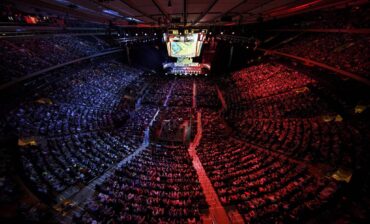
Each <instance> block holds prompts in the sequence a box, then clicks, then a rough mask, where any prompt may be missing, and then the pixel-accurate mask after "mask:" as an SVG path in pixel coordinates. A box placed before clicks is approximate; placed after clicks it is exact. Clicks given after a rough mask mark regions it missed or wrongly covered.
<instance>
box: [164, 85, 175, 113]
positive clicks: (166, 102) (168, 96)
mask: <svg viewBox="0 0 370 224" xmlns="http://www.w3.org/2000/svg"><path fill="white" fill-rule="evenodd" d="M175 81H176V79H175ZM174 85H175V82H172V84H171V87H170V90H169V91H168V93H167V96H166V100H165V101H164V103H163V106H164V107H167V106H168V100H169V99H170V97H171V94H172V89H173V86H174Z"/></svg>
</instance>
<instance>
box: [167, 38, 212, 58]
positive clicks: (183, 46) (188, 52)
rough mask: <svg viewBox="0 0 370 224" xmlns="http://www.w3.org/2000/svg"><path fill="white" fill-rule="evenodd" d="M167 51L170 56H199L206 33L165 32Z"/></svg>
mask: <svg viewBox="0 0 370 224" xmlns="http://www.w3.org/2000/svg"><path fill="white" fill-rule="evenodd" d="M163 37H164V40H165V41H166V44H167V51H168V55H169V56H170V57H175V58H184V57H189V58H193V57H198V56H199V55H200V51H201V48H202V44H203V40H204V37H205V35H204V34H203V33H193V34H184V35H178V34H168V35H167V34H164V36H163Z"/></svg>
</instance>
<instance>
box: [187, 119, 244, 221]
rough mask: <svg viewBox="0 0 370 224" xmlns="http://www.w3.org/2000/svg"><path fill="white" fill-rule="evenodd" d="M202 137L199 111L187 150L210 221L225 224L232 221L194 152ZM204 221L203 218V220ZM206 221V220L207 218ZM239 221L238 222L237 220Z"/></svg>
mask: <svg viewBox="0 0 370 224" xmlns="http://www.w3.org/2000/svg"><path fill="white" fill-rule="evenodd" d="M201 138H202V124H201V112H198V113H197V134H196V136H195V139H194V141H193V142H192V143H191V144H190V146H189V149H188V152H189V154H190V156H191V158H192V159H193V166H194V168H195V170H196V171H197V174H198V178H199V182H200V185H201V187H202V189H203V192H204V195H205V197H206V201H207V203H208V205H209V211H210V215H211V217H210V218H211V219H212V220H210V223H216V224H226V223H232V222H231V221H230V220H229V217H228V216H227V213H226V211H225V209H224V207H223V206H222V205H221V202H220V200H219V198H218V196H217V193H216V191H215V189H214V188H213V186H212V184H211V181H210V180H209V178H208V176H207V174H206V171H205V170H204V168H203V165H202V163H201V161H200V160H199V157H198V155H197V152H196V150H195V149H196V147H197V146H198V145H199V142H200V140H201ZM203 221H205V220H203ZM207 221H208V220H207ZM239 223H240V222H239Z"/></svg>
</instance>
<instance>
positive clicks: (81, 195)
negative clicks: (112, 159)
mask: <svg viewBox="0 0 370 224" xmlns="http://www.w3.org/2000/svg"><path fill="white" fill-rule="evenodd" d="M147 146H148V144H147V143H145V142H144V143H143V144H142V145H141V146H140V147H139V148H138V149H137V150H135V152H133V153H132V154H131V155H129V156H128V157H126V158H124V159H123V160H121V161H120V162H119V163H117V164H116V165H114V166H112V167H111V168H109V169H108V170H107V171H106V172H105V173H104V174H103V175H101V176H100V177H98V178H96V179H94V180H93V181H91V182H90V183H89V184H88V185H87V186H85V187H84V188H82V189H81V190H80V191H78V192H77V193H75V194H74V195H71V196H70V197H69V198H66V199H65V200H64V201H68V202H71V203H72V204H73V206H74V208H72V211H69V212H68V214H67V215H66V216H64V217H63V218H62V219H63V221H65V222H66V223H71V222H72V218H73V213H76V212H80V211H82V208H83V207H84V205H85V204H86V203H88V202H89V199H90V198H92V196H93V194H94V192H95V186H96V185H98V184H101V183H103V182H104V180H105V179H107V178H108V177H109V176H111V175H112V174H113V173H114V171H115V169H117V168H119V167H121V166H123V165H124V164H125V163H128V162H130V161H131V159H132V158H134V157H135V156H137V155H138V154H139V153H141V152H142V151H143V150H144V149H146V147H147ZM64 201H62V202H60V203H59V204H57V205H55V206H54V208H55V209H56V210H57V211H59V212H61V211H62V209H61V206H62V205H63V202H64Z"/></svg>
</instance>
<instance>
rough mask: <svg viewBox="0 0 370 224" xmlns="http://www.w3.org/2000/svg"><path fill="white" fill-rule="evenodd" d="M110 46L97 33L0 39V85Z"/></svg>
mask: <svg viewBox="0 0 370 224" xmlns="http://www.w3.org/2000/svg"><path fill="white" fill-rule="evenodd" d="M108 48H110V45H109V44H108V43H106V42H105V41H104V40H103V39H102V38H100V37H99V36H92V35H90V36H70V35H69V36H66V35H45V36H35V37H26V38H25V37H13V38H1V39H0V57H1V58H2V60H1V62H0V68H2V71H4V74H3V75H2V76H1V80H0V84H4V83H6V82H9V81H11V80H13V79H17V78H20V77H22V76H25V75H28V74H31V73H33V72H37V71H40V70H42V69H45V68H48V67H51V66H53V65H57V64H62V63H65V62H68V61H71V60H74V59H78V58H81V57H84V56H89V55H93V54H96V53H99V52H101V51H103V50H105V49H108Z"/></svg>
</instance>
